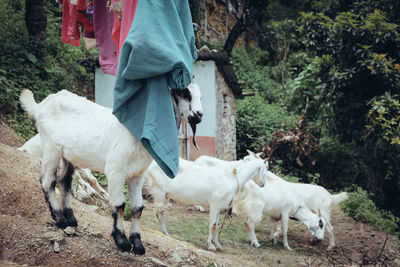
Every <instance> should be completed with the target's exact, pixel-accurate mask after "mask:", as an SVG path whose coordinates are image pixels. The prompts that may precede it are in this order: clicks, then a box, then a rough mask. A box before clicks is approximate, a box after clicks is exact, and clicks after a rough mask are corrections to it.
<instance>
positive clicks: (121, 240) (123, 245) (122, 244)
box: [111, 230, 132, 251]
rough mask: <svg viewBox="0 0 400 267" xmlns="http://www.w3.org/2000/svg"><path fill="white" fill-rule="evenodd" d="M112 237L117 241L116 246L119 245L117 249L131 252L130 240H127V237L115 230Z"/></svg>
mask: <svg viewBox="0 0 400 267" xmlns="http://www.w3.org/2000/svg"><path fill="white" fill-rule="evenodd" d="M111 235H112V237H113V238H114V241H115V245H117V247H118V248H119V249H120V250H122V251H131V249H132V246H131V244H130V243H129V241H128V239H127V238H126V236H125V235H124V234H123V233H122V232H121V231H118V230H114V231H113V232H112V233H111Z"/></svg>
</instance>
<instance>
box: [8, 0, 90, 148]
mask: <svg viewBox="0 0 400 267" xmlns="http://www.w3.org/2000/svg"><path fill="white" fill-rule="evenodd" d="M1 7H2V8H1V9H0V88H1V91H0V113H1V114H3V115H5V116H6V117H7V120H8V121H9V123H10V125H11V126H12V127H13V128H14V129H15V131H16V132H17V134H18V135H20V136H22V137H23V138H24V139H25V140H27V139H28V138H29V137H31V136H32V135H34V134H35V127H34V126H33V123H32V121H31V120H30V119H28V117H27V116H26V115H24V114H22V113H23V112H22V110H21V108H20V107H19V95H20V92H21V91H22V89H24V88H28V89H30V90H32V91H33V92H34V94H35V99H36V101H41V100H42V99H43V98H45V97H46V96H47V95H49V94H51V93H54V92H57V91H59V90H62V89H68V90H70V91H73V92H76V93H79V94H81V95H82V94H83V95H85V94H88V93H91V92H92V91H93V89H94V67H95V64H96V58H97V56H98V51H96V50H93V51H90V52H88V51H86V50H85V48H84V46H83V44H82V45H81V47H79V48H76V47H71V46H70V45H68V44H63V43H62V42H61V12H60V8H59V6H58V4H57V3H55V2H54V1H46V2H45V7H44V8H45V12H46V16H47V29H46V34H47V51H48V52H47V55H45V57H44V58H43V59H40V58H38V57H37V56H36V55H38V54H40V53H42V50H41V49H42V48H41V46H40V45H39V43H38V40H36V39H35V38H33V37H30V36H29V34H28V32H27V30H26V26H25V1H23V0H3V2H2V5H1Z"/></svg>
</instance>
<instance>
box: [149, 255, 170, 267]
mask: <svg viewBox="0 0 400 267" xmlns="http://www.w3.org/2000/svg"><path fill="white" fill-rule="evenodd" d="M150 260H151V262H152V263H153V264H154V265H155V266H157V267H167V266H168V265H167V264H165V263H163V262H162V261H160V260H159V259H157V258H154V257H150Z"/></svg>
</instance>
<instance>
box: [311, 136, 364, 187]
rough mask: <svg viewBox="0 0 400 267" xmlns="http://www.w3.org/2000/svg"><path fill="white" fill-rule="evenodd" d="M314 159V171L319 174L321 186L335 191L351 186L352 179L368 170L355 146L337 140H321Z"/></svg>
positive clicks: (329, 138)
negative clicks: (326, 186)
mask: <svg viewBox="0 0 400 267" xmlns="http://www.w3.org/2000/svg"><path fill="white" fill-rule="evenodd" d="M315 157H316V162H317V163H316V165H315V169H316V170H317V172H318V173H320V174H321V180H320V182H321V184H324V185H329V187H330V188H332V189H336V190H340V189H342V188H345V187H348V186H351V185H352V184H353V182H354V181H353V179H356V178H357V177H358V176H362V175H365V173H366V172H367V170H368V168H367V166H365V164H364V163H363V161H362V159H361V157H360V156H359V152H358V148H357V146H356V144H355V143H352V142H347V143H346V142H340V141H339V140H338V139H337V138H332V137H324V138H322V139H321V148H320V149H319V151H318V153H316V155H315Z"/></svg>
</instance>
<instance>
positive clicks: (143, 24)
mask: <svg viewBox="0 0 400 267" xmlns="http://www.w3.org/2000/svg"><path fill="white" fill-rule="evenodd" d="M196 58H197V54H196V47H195V38H194V32H193V26H192V18H191V15H190V9H189V4H188V1H187V0H175V1H174V0H163V1H149V0H141V1H139V2H138V5H137V8H136V12H135V17H134V19H133V23H132V26H131V28H130V31H129V34H128V36H127V38H126V40H125V42H124V44H123V46H122V49H121V54H120V58H119V66H118V74H117V78H116V83H115V88H114V110H113V113H114V115H115V116H116V117H117V118H118V119H119V120H120V122H121V123H122V124H124V125H125V126H126V127H127V129H128V130H129V131H130V132H131V133H132V134H133V135H134V136H135V137H136V138H137V139H138V140H140V142H141V143H142V144H143V146H144V147H145V148H146V149H147V151H148V152H149V153H150V154H151V156H152V157H153V158H154V160H155V161H156V162H157V163H158V165H159V166H160V167H161V169H162V170H163V171H164V172H165V173H166V174H167V175H168V176H169V177H171V178H173V177H175V175H176V173H177V171H178V166H179V145H178V132H177V129H176V122H175V116H174V111H173V107H172V99H171V96H170V93H169V89H168V88H169V87H170V88H181V89H183V88H185V87H187V86H188V84H189V83H190V82H191V80H192V77H193V62H194V61H195V60H196Z"/></svg>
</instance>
